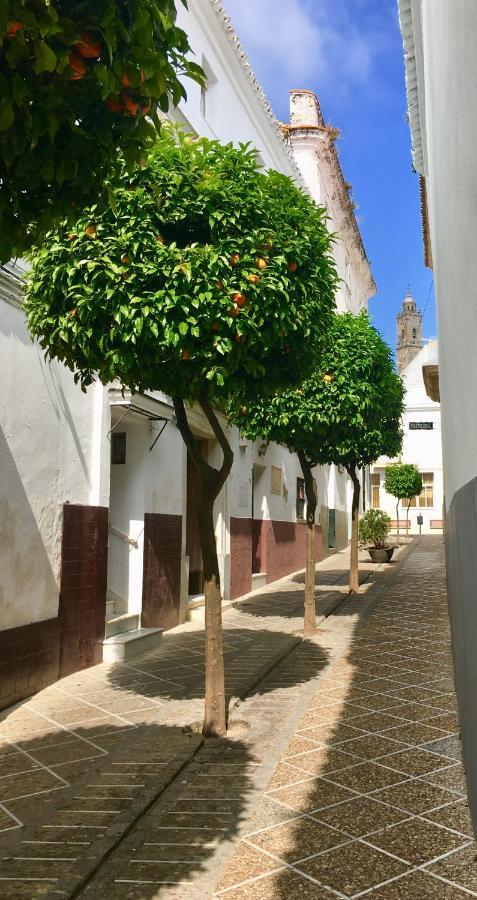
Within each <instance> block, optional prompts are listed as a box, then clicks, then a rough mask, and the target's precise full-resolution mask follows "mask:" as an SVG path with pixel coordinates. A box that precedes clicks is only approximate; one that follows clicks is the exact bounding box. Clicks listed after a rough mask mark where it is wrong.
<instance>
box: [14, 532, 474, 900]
mask: <svg viewBox="0 0 477 900" xmlns="http://www.w3.org/2000/svg"><path fill="white" fill-rule="evenodd" d="M442 550H443V547H442V541H441V539H439V538H422V539H421V540H419V541H416V542H414V543H413V544H411V545H410V546H409V547H408V548H407V549H406V550H405V551H404V553H401V556H400V561H399V562H398V563H397V564H394V565H392V566H389V567H385V569H384V570H381V571H380V572H378V574H377V576H376V577H375V578H374V579H370V580H368V581H367V583H366V585H365V586H364V588H363V590H362V593H361V594H360V596H359V597H358V598H348V597H347V592H346V587H345V584H346V571H345V567H346V563H347V559H346V556H347V555H346V554H340V555H338V556H335V557H332V558H330V559H328V560H327V561H326V562H325V563H324V564H322V565H321V566H320V567H319V570H318V573H317V582H318V584H319V585H321V586H322V588H321V594H320V599H319V605H320V608H321V610H322V611H323V610H327V611H328V613H329V615H328V617H327V618H326V619H323V620H322V622H321V625H320V628H319V630H318V632H317V635H316V637H314V639H313V640H312V641H301V640H299V638H298V637H297V635H296V632H297V631H298V630H299V628H300V626H301V610H302V604H303V584H302V581H303V579H302V577H301V576H297V577H296V578H295V579H285V580H283V581H282V582H280V583H279V584H275V585H271V586H270V587H269V588H268V589H267V590H266V591H263V592H261V593H260V594H259V595H258V596H256V597H254V598H250V599H249V600H247V601H244V602H243V603H241V604H240V606H239V608H238V609H230V610H228V611H227V612H226V614H225V630H226V668H227V690H228V695H229V697H234V696H235V697H237V698H238V697H240V696H242V697H243V696H246V695H248V696H247V699H245V700H244V701H243V702H241V703H240V704H238V705H236V706H235V708H234V710H233V713H232V716H231V725H232V727H231V730H230V733H229V735H228V737H227V739H226V740H223V741H203V740H202V738H201V737H200V736H199V735H197V734H195V733H192V732H191V731H190V730H187V729H184V727H183V726H184V725H188V724H190V723H191V722H193V721H194V720H200V718H201V714H202V698H201V693H202V689H203V683H202V682H203V678H202V668H203V634H202V629H201V627H200V626H199V625H197V624H194V625H187V626H184V627H182V628H180V629H176V630H174V632H169V633H168V634H167V635H166V636H165V639H164V642H163V645H162V647H161V648H160V649H159V650H158V651H156V652H155V653H154V654H151V655H149V656H147V657H143V658H141V659H140V660H138V661H135V662H134V666H129V665H128V666H118V665H116V666H109V667H108V666H98V667H95V669H92V670H88V671H87V672H84V673H79V674H77V675H75V676H71V677H70V678H69V679H65V680H63V681H62V682H60V683H59V684H57V685H55V686H53V687H52V688H49V689H47V690H46V691H44V692H42V693H41V694H40V695H37V696H36V697H34V698H32V700H31V701H29V702H28V703H26V704H24V705H23V706H20V707H19V708H18V709H16V710H14V711H11V712H10V713H7V714H4V715H3V716H2V719H3V721H0V735H1V737H0V742H1V743H0V758H1V762H2V776H3V777H1V778H0V791H1V792H2V793H0V803H1V804H2V805H0V829H1V828H2V827H3V828H4V829H8V831H7V830H5V831H4V832H3V834H0V856H1V857H2V858H1V860H0V897H2V898H3V897H5V898H7V897H8V898H23V897H31V898H33V897H38V896H42V895H45V896H49V897H72V896H81V897H85V898H86V897H88V898H91V900H92V898H98V897H105V898H106V897H107V898H109V897H114V898H115V900H116V898H117V900H122V898H131V900H148V898H174V900H175V898H181V900H182V898H187V900H188V898H201V900H202V898H204V900H205V898H211V897H213V896H217V897H219V896H220V897H224V898H228V897H229V898H230V900H238V898H245V897H246V898H249V897H250V898H252V900H253V898H254V897H257V898H285V897H286V898H287V900H288V898H290V897H291V898H294V897H305V898H307V897H312V898H318V900H320V898H324V897H326V898H330V897H333V896H334V897H336V896H338V897H341V898H345V897H346V898H347V897H355V896H359V895H361V894H362V893H363V892H364V893H365V894H366V893H367V892H369V891H370V890H371V889H372V888H373V887H375V886H376V885H377V884H381V883H384V887H383V888H381V889H379V890H377V891H376V892H374V893H372V894H370V896H371V897H372V898H376V900H383V898H385V900H394V898H400V897H405V898H408V897H410V898H416V900H417V898H419V900H421V898H423V900H424V898H426V897H427V896H429V897H430V896H431V895H432V896H436V897H437V898H440V897H446V898H447V897H449V898H454V897H455V898H458V897H461V896H469V893H470V894H471V895H472V896H477V869H476V866H475V863H474V857H475V849H474V847H473V843H472V838H471V831H470V825H469V820H468V814H467V811H466V807H465V800H464V784H463V773H462V766H461V764H460V762H459V758H458V755H459V745H458V739H457V729H458V726H457V720H456V715H455V699H454V696H453V693H452V677H451V676H452V666H451V661H450V654H449V639H448V626H447V617H446V609H445V589H444V581H443V559H442ZM370 571H371V567H370V566H368V567H367V570H366V572H365V573H364V576H365V577H366V576H367V575H369V572H370ZM325 592H326V595H325ZM375 607H376V608H375ZM370 610H371V615H370V616H369V618H368V619H367V615H368V613H369V612H370ZM279 656H281V657H282V659H281V662H279V663H278V664H277V665H275V666H274V667H273V664H274V662H275V663H276V662H277V660H278V657H279ZM270 669H271V671H270ZM266 671H268V672H269V674H268V675H265V672H266ZM260 678H261V680H260V681H259V679H260ZM258 681H259V683H257V682H258ZM375 760H379V761H378V762H376V761H375ZM2 809H3V818H1V816H2ZM20 821H21V822H23V823H24V824H23V826H22V827H20ZM457 884H460V885H462V886H463V888H464V891H463V890H461V889H460V888H459V887H458V886H457ZM474 891H475V893H474Z"/></svg>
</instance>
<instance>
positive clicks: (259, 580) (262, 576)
mask: <svg viewBox="0 0 477 900" xmlns="http://www.w3.org/2000/svg"><path fill="white" fill-rule="evenodd" d="M266 586H267V573H266V572H255V573H254V574H253V575H252V591H256V590H258V588H264V587H266Z"/></svg>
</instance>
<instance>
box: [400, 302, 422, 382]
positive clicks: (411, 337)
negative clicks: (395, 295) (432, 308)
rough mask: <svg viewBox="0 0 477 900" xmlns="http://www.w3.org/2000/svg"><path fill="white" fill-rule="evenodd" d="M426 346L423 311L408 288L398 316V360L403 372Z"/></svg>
mask: <svg viewBox="0 0 477 900" xmlns="http://www.w3.org/2000/svg"><path fill="white" fill-rule="evenodd" d="M423 346H424V343H423V340H422V312H421V311H420V310H418V309H417V308H416V301H415V300H414V299H413V297H412V296H411V292H410V291H409V290H408V292H407V294H406V296H405V298H404V300H403V304H402V310H401V312H400V313H399V314H398V316H397V362H398V369H399V371H400V372H402V371H403V370H404V369H405V368H406V366H407V365H409V363H410V362H411V359H414V357H415V356H417V354H418V353H419V350H421V348H422V347H423Z"/></svg>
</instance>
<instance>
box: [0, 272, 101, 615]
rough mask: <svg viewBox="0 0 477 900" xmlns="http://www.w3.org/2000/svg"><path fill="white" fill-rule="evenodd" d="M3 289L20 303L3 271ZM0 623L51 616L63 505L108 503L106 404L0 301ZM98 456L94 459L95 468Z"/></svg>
mask: <svg viewBox="0 0 477 900" xmlns="http://www.w3.org/2000/svg"><path fill="white" fill-rule="evenodd" d="M0 280H1V285H0V286H1V292H2V295H3V296H5V295H7V294H9V295H10V297H13V296H14V295H16V296H17V298H18V300H20V299H21V292H20V291H19V289H18V282H15V281H14V280H13V279H10V278H9V276H7V275H6V274H5V273H0ZM0 384H1V385H2V390H1V396H0V506H1V514H0V523H1V524H0V532H1V534H0V573H1V577H0V629H1V630H3V629H6V628H13V627H16V626H20V625H24V624H27V623H29V622H37V621H41V620H43V619H48V618H51V617H54V616H56V615H57V611H58V585H59V575H60V554H61V521H62V508H63V503H65V502H70V503H81V504H89V503H90V497H91V492H92V491H93V490H94V491H95V493H96V494H97V502H98V503H100V502H101V503H105V501H106V497H105V493H107V485H106V484H105V483H104V479H103V480H102V474H103V475H104V466H103V465H101V456H100V459H99V461H98V457H97V454H96V449H95V444H96V443H97V441H96V432H97V431H98V430H99V431H102V430H103V428H104V425H105V423H104V421H103V405H102V402H101V398H100V403H99V406H98V398H97V396H96V393H95V390H94V388H93V389H90V390H89V391H88V392H87V394H83V393H82V392H81V390H80V389H79V388H78V387H76V386H75V384H74V382H73V376H72V375H71V373H69V372H67V371H66V369H64V367H63V366H61V365H60V364H58V363H46V362H45V360H44V358H43V353H42V351H41V349H40V348H39V346H38V345H37V344H36V343H32V341H31V339H30V337H29V335H28V332H27V328H26V322H25V317H24V313H23V311H22V310H21V308H19V307H18V306H17V305H13V304H12V303H9V302H6V301H5V299H1V297H0ZM98 462H99V464H98Z"/></svg>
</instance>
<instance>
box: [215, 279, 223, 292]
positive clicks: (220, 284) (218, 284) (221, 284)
mask: <svg viewBox="0 0 477 900" xmlns="http://www.w3.org/2000/svg"><path fill="white" fill-rule="evenodd" d="M215 287H216V288H217V290H218V291H223V289H224V284H223V281H216V282H215Z"/></svg>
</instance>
